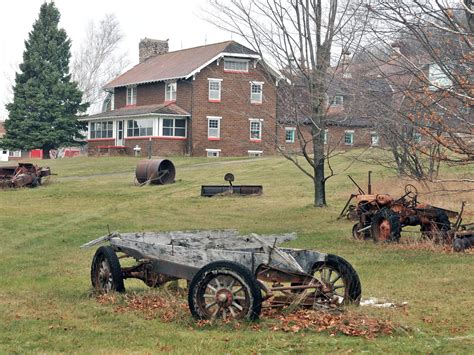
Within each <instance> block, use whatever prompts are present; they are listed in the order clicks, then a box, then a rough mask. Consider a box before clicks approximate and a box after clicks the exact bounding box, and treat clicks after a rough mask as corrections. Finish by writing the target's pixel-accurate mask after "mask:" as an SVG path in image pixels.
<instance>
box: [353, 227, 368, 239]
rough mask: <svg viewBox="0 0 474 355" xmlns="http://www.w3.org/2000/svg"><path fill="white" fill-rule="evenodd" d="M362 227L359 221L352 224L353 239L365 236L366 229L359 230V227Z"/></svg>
mask: <svg viewBox="0 0 474 355" xmlns="http://www.w3.org/2000/svg"><path fill="white" fill-rule="evenodd" d="M362 228H364V227H363V226H362V224H361V223H356V224H354V225H353V226H352V237H353V238H354V239H358V240H362V239H365V238H366V237H367V230H365V231H362V232H359V230H360V229H362Z"/></svg>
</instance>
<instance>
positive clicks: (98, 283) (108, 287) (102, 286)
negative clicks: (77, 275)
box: [91, 246, 125, 293]
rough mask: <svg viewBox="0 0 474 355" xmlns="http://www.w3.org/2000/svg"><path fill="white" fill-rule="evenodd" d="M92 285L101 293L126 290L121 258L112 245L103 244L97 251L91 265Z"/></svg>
mask: <svg viewBox="0 0 474 355" xmlns="http://www.w3.org/2000/svg"><path fill="white" fill-rule="evenodd" d="M91 281H92V287H94V289H95V290H97V291H99V292H100V293H109V292H113V291H116V292H124V291H125V287H124V285H123V275H122V269H121V267H120V262H119V259H118V258H117V255H116V254H115V252H114V250H113V249H112V247H110V246H101V247H100V248H99V249H97V251H96V252H95V255H94V258H93V259H92V265H91Z"/></svg>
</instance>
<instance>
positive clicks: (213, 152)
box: [206, 149, 221, 158]
mask: <svg viewBox="0 0 474 355" xmlns="http://www.w3.org/2000/svg"><path fill="white" fill-rule="evenodd" d="M206 152H207V157H208V158H219V157H220V155H221V150H220V149H206Z"/></svg>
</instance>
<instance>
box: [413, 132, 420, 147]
mask: <svg viewBox="0 0 474 355" xmlns="http://www.w3.org/2000/svg"><path fill="white" fill-rule="evenodd" d="M413 140H414V142H415V143H416V144H419V143H421V133H418V132H415V133H413Z"/></svg>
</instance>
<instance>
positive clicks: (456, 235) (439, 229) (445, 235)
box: [339, 171, 474, 251]
mask: <svg viewBox="0 0 474 355" xmlns="http://www.w3.org/2000/svg"><path fill="white" fill-rule="evenodd" d="M348 177H349V179H350V180H351V181H352V182H353V183H354V185H355V186H356V187H357V189H358V193H357V194H352V195H351V196H350V198H349V200H348V201H347V203H346V205H345V206H344V208H343V209H342V211H341V213H340V215H339V218H343V217H346V218H348V219H350V220H355V221H356V223H355V224H354V226H353V227H352V236H353V237H354V238H355V239H370V240H373V241H376V242H379V241H380V242H398V241H399V239H400V237H401V232H402V229H403V228H404V227H406V226H420V232H421V235H422V237H423V238H425V239H429V240H432V241H433V242H435V243H453V247H454V249H455V250H456V251H462V250H464V249H467V248H470V247H471V246H474V230H472V228H473V227H474V224H462V214H463V211H464V206H465V204H464V203H463V204H462V207H461V211H460V212H459V213H458V212H456V211H451V210H447V209H444V208H441V207H436V206H432V205H430V204H428V203H422V202H420V201H418V196H419V195H418V191H417V189H416V187H415V186H413V185H411V184H408V185H406V186H405V188H404V194H403V195H402V196H401V197H399V198H397V199H395V198H394V197H393V196H390V195H388V194H376V193H373V192H372V184H371V172H370V171H369V174H368V187H367V193H366V192H365V191H364V190H363V189H362V188H361V187H360V186H359V185H358V184H357V183H356V182H355V181H354V179H353V178H352V177H351V176H348ZM354 200H355V204H351V203H352V201H354ZM450 219H455V221H454V222H451V220H450Z"/></svg>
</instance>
